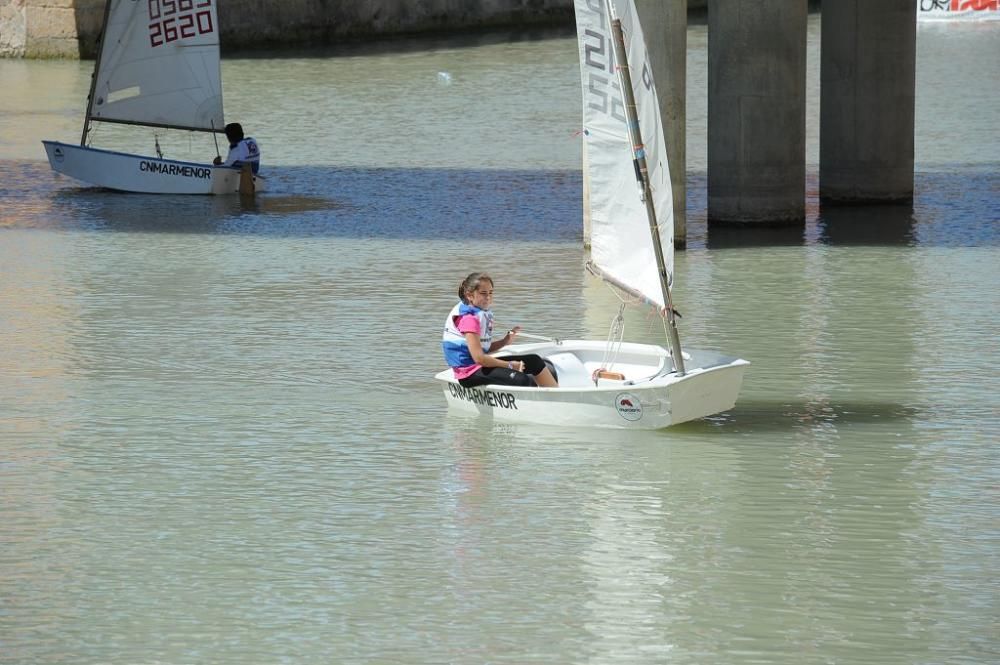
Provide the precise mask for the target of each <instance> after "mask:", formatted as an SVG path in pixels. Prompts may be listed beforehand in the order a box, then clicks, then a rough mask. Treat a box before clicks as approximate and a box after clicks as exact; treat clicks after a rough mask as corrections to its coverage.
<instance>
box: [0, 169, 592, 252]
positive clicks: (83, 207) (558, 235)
mask: <svg viewBox="0 0 1000 665" xmlns="http://www.w3.org/2000/svg"><path fill="white" fill-rule="evenodd" d="M267 177H268V188H267V191H265V192H263V193H260V194H258V195H257V196H256V197H253V198H250V199H246V198H241V197H239V196H163V195H146V194H123V193H119V192H113V191H110V190H104V189H100V188H92V187H85V186H80V183H78V182H76V181H73V180H71V179H69V178H66V177H63V176H59V175H57V174H53V173H52V172H51V171H50V170H49V168H48V165H47V164H44V163H31V164H10V163H4V162H0V198H2V199H3V200H4V201H5V203H6V205H5V207H4V209H3V211H0V228H37V229H58V230H71V231H72V230H75V231H88V232H97V231H101V232H106V231H112V232H121V233H205V234H249V235H260V236H279V237H289V236H291V237H298V236H336V237H348V238H398V239H449V238H453V239H455V240H456V241H464V240H475V239H491V240H511V241H518V240H526V241H555V242H580V239H581V222H580V219H581V217H582V207H581V202H580V191H581V180H580V174H579V172H573V171H513V170H459V169H410V168H384V169H377V168H336V167H276V168H274V169H271V170H269V171H268V173H267Z"/></svg>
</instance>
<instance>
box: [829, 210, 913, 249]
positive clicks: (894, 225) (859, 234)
mask: <svg viewBox="0 0 1000 665" xmlns="http://www.w3.org/2000/svg"><path fill="white" fill-rule="evenodd" d="M816 223H817V226H818V227H819V241H820V242H821V243H823V244H824V245H865V246H896V245H902V246H911V245H913V244H914V243H915V240H916V230H915V228H914V227H915V224H916V219H915V218H914V216H913V206H912V205H911V204H909V203H905V204H885V205H865V206H843V205H840V206H838V205H821V206H820V210H819V217H818V219H817V220H816Z"/></svg>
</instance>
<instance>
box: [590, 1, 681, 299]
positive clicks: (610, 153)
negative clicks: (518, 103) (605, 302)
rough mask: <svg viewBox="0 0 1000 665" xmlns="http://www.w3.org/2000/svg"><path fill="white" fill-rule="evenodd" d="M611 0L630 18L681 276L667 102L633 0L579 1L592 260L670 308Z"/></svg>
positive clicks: (631, 49)
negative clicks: (663, 106)
mask: <svg viewBox="0 0 1000 665" xmlns="http://www.w3.org/2000/svg"><path fill="white" fill-rule="evenodd" d="M608 2H612V3H613V7H614V9H615V12H614V14H615V15H616V16H617V18H619V19H620V20H621V22H622V28H623V31H624V33H625V35H626V49H627V52H628V62H629V68H630V73H631V79H632V87H633V93H634V95H635V101H636V107H637V112H638V119H639V125H640V126H641V128H642V137H643V141H644V145H643V146H642V147H641V149H642V150H644V151H645V157H646V163H647V168H648V169H649V181H650V189H651V191H652V196H653V206H654V209H655V211H656V219H657V228H658V235H659V241H660V246H661V248H662V251H663V259H664V268H665V270H666V272H667V275H668V279H671V280H672V277H673V197H672V194H671V190H670V172H669V168H668V165H667V156H666V143H665V141H664V138H663V126H662V122H661V120H660V109H659V102H658V100H657V96H656V88H655V85H654V83H653V78H652V75H651V65H650V61H649V57H648V55H647V53H646V47H645V41H644V39H643V35H642V29H641V27H640V25H639V21H638V16H637V15H636V10H635V6H634V5H633V3H632V2H631V1H630V0H576V3H575V8H576V25H577V37H578V39H577V43H578V47H579V51H580V74H581V77H582V84H583V120H584V132H583V135H584V141H585V148H584V149H585V150H586V154H587V159H586V165H585V173H584V178H586V179H588V181H589V187H587V191H588V192H589V201H588V202H587V203H588V206H587V207H588V209H589V211H590V218H591V239H590V240H591V261H592V262H593V264H594V265H595V266H596V267H597V268H598V269H599V271H600V273H601V274H602V275H603V276H605V278H606V279H607V280H608V281H609V282H613V283H616V286H617V287H618V288H623V290H626V291H628V292H630V293H634V294H637V295H639V296H640V297H641V298H642V299H644V300H646V301H648V302H650V303H653V304H655V305H656V306H658V307H660V308H663V307H665V306H666V303H665V302H664V296H663V290H662V288H661V286H660V276H659V268H658V265H657V259H656V255H655V249H654V247H653V246H652V243H651V242H650V240H651V237H650V231H649V217H648V214H647V211H646V203H645V200H644V199H643V190H642V185H641V183H640V182H639V181H638V180H637V178H636V170H635V165H634V161H633V157H634V152H633V147H634V146H633V145H632V141H631V139H630V135H629V128H628V124H627V120H626V116H625V108H624V103H623V99H622V93H621V88H620V83H619V77H618V74H617V71H616V69H615V67H616V63H615V61H614V60H615V58H614V46H613V37H612V31H611V26H610V21H609V17H608V11H607V9H608V5H607V3H608Z"/></svg>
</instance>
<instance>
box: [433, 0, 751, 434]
mask: <svg viewBox="0 0 1000 665" xmlns="http://www.w3.org/2000/svg"><path fill="white" fill-rule="evenodd" d="M576 25H577V35H578V46H579V50H580V71H581V76H582V85H583V117H584V140H585V145H584V150H585V151H586V157H587V158H586V159H585V165H586V166H585V168H586V169H587V173H586V174H585V176H586V177H588V178H589V182H590V187H589V197H590V200H589V207H590V213H591V226H592V235H591V260H590V262H589V263H588V269H589V270H590V272H592V273H593V274H595V275H597V276H598V277H600V278H601V279H603V280H604V281H605V282H606V283H607V284H609V285H610V286H611V287H612V288H613V289H614V290H616V292H618V293H619V295H620V296H622V297H623V298H627V299H628V300H631V301H633V302H637V303H645V304H647V305H652V306H653V307H655V308H656V309H657V310H658V311H659V312H660V313H661V314H662V316H663V317H664V323H665V325H664V329H665V332H666V336H667V339H668V342H669V349H667V348H664V347H661V346H656V345H652V344H636V343H628V342H624V341H620V340H614V339H612V340H611V341H610V342H609V341H604V340H601V341H587V340H563V341H559V340H548V341H544V342H539V343H529V344H516V345H512V346H509V347H506V348H505V349H504V350H503V352H501V353H499V354H497V356H498V357H503V356H504V355H506V354H510V355H518V354H526V353H535V354H538V355H540V356H542V357H543V358H544V359H545V360H546V361H548V362H549V363H551V366H552V367H553V369H554V370H555V372H556V374H557V375H558V376H557V378H558V381H559V387H558V388H520V387H509V386H480V387H477V388H464V387H462V386H461V385H460V384H459V383H458V382H457V381H456V380H455V378H454V376H453V372H452V370H451V369H447V370H445V371H443V372H440V373H439V374H437V375H436V377H435V379H437V380H438V381H439V382H441V384H443V387H444V394H445V399H446V400H447V401H448V404H449V406H451V407H453V408H455V409H458V410H461V411H466V412H470V413H482V414H490V415H492V416H493V417H494V418H496V419H498V420H506V421H514V422H523V423H537V424H545V425H557V426H584V427H616V428H633V429H659V428H662V427H667V426H670V425H676V424H678V423H682V422H686V421H689V420H695V419H697V418H702V417H705V416H708V415H712V414H715V413H720V412H722V411H726V410H728V409H731V408H732V407H733V406H734V405H735V404H736V398H737V396H738V395H739V391H740V386H741V385H742V383H743V373H744V372H745V371H746V368H747V366H749V364H750V363H749V362H747V361H746V360H743V359H740V358H736V357H733V356H727V355H725V354H722V353H718V352H715V351H696V350H687V351H682V350H681V346H680V338H679V336H678V334H677V328H676V325H675V321H674V318H675V315H674V311H673V307H672V303H671V288H672V286H673V283H672V280H673V200H672V194H671V191H670V174H669V170H668V167H667V157H666V143H665V141H664V138H663V127H662V125H661V121H660V111H659V104H658V102H657V97H656V89H655V87H654V85H653V79H652V75H651V69H650V65H649V59H648V57H647V54H646V46H645V42H644V40H643V37H642V30H641V28H640V26H639V21H638V16H637V14H636V9H635V6H634V4H633V0H576ZM619 64H620V65H621V66H618V65H619ZM623 302H624V301H623ZM620 317H621V313H619V318H620ZM525 336H527V335H525ZM612 337H613V336H612Z"/></svg>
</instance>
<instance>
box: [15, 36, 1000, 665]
mask: <svg viewBox="0 0 1000 665" xmlns="http://www.w3.org/2000/svg"><path fill="white" fill-rule="evenodd" d="M998 27H1000V26H938V25H935V26H921V27H920V29H919V38H918V77H917V80H918V89H917V137H916V138H917V143H916V149H917V175H916V198H915V201H914V204H913V207H912V209H911V208H909V207H904V208H893V207H881V208H849V209H827V208H820V207H819V205H818V204H817V203H816V180H815V170H816V169H815V164H816V161H817V155H818V150H817V144H816V134H817V127H818V122H817V117H816V114H817V112H818V96H817V94H818V85H817V73H818V57H816V56H817V54H818V43H817V40H818V22H817V20H816V17H813V18H812V21H811V25H810V34H811V42H810V66H809V77H810V80H809V85H810V90H812V91H813V93H814V94H813V95H812V99H811V102H810V106H809V125H808V128H809V137H810V141H809V152H808V161H809V164H810V178H809V192H808V196H809V205H808V210H809V217H808V220H807V223H806V225H805V227H804V228H796V229H791V230H769V231H756V232H745V231H744V232H737V231H733V230H718V229H714V228H713V229H711V230H708V229H706V227H705V224H704V204H705V177H704V164H705V125H704V122H705V101H706V93H705V89H706V85H705V71H704V66H705V60H706V53H705V46H706V39H705V28H704V26H692V27H691V29H690V34H689V48H690V57H689V85H690V90H689V109H688V117H689V123H690V137H689V149H688V154H689V160H690V163H689V166H690V171H691V175H690V178H689V181H690V190H689V191H690V193H689V198H688V202H689V245H688V246H689V249H688V250H687V251H685V252H682V253H680V254H679V255H678V258H677V271H678V275H677V285H678V286H677V291H676V297H677V301H678V302H677V305H678V309H680V311H681V312H682V313H683V315H684V318H683V319H682V321H681V337H682V341H683V342H684V343H685V344H691V345H692V346H695V347H701V348H717V349H720V350H725V351H728V352H730V353H734V354H739V355H741V356H743V357H745V358H747V359H749V360H751V361H752V362H753V365H752V367H751V368H750V371H749V372H748V374H747V377H746V381H745V384H744V390H743V393H742V395H741V399H740V401H739V403H738V405H737V406H736V408H735V409H733V410H732V411H730V412H728V413H725V414H722V415H720V416H717V417H713V418H710V419H707V420H704V421H699V422H695V423H690V424H686V425H682V426H679V427H676V428H671V429H668V430H664V431H658V432H646V433H628V434H626V433H621V432H616V431H595V430H586V429H555V428H546V427H522V426H514V425H501V424H494V423H492V422H490V421H488V420H477V419H470V418H466V417H463V416H459V415H455V414H450V413H448V411H447V410H446V408H445V402H444V398H443V396H442V395H441V392H440V390H439V388H437V387H436V386H435V385H434V384H433V383H432V381H431V377H432V375H433V373H434V372H436V371H437V370H438V369H440V367H441V364H442V362H441V359H440V350H439V341H438V339H439V334H440V332H439V331H440V325H441V320H442V319H443V317H444V314H445V312H446V311H447V309H448V308H449V307H450V306H451V304H452V302H453V298H454V292H455V290H456V288H457V284H458V282H459V281H460V280H461V278H462V277H463V276H464V274H465V273H466V272H468V271H471V270H473V269H484V270H487V271H489V272H491V273H493V274H494V275H495V277H496V294H497V302H496V306H495V309H496V311H497V316H498V319H499V321H500V322H501V323H502V324H503V325H510V324H513V323H520V324H522V325H523V326H524V327H525V329H526V330H527V331H531V332H536V333H540V334H551V335H558V336H563V337H569V336H579V335H586V336H597V337H604V336H605V335H606V334H607V332H608V324H609V323H610V320H611V318H612V316H613V315H614V313H615V311H616V301H615V299H614V297H613V295H612V294H610V293H609V292H608V291H607V290H606V289H605V287H603V286H601V285H600V284H598V283H595V282H594V281H593V280H591V279H590V278H587V277H585V276H584V273H583V271H582V268H581V266H582V262H583V261H584V260H585V252H584V250H583V249H582V247H581V222H580V216H581V205H580V196H581V178H580V173H579V160H580V151H579V144H578V139H577V137H576V136H575V132H576V131H577V130H578V129H579V91H578V84H577V78H576V76H577V71H576V60H575V59H576V55H575V50H574V45H573V41H572V39H569V38H567V37H565V36H553V37H550V38H546V39H538V40H535V39H524V40H518V41H510V42H507V41H496V42H493V43H490V42H481V43H469V44H455V43H450V44H449V43H443V44H442V43H433V42H424V43H421V44H417V45H415V46H414V45H403V46H406V47H405V48H402V49H400V50H396V51H393V52H378V51H372V52H365V53H361V54H357V53H353V54H352V53H334V54H328V55H324V56H316V55H315V54H314V55H313V57H306V56H303V57H299V56H297V55H292V54H285V55H284V56H277V55H275V56H273V57H254V58H237V57H233V58H229V59H227V60H225V61H224V63H223V73H224V77H225V92H226V100H227V117H228V119H238V120H241V121H242V122H243V124H244V126H245V127H246V128H247V129H248V131H249V133H251V134H252V135H254V136H255V137H256V138H258V140H259V141H260V144H261V147H262V151H263V153H264V160H265V169H266V172H267V174H268V175H269V177H270V182H271V191H270V192H269V193H267V194H266V195H262V196H260V197H258V200H257V202H255V203H253V204H241V203H240V202H239V201H233V200H229V199H225V198H173V197H149V196H137V195H133V196H129V195H120V194H113V193H108V192H103V191H98V190H93V189H87V188H84V187H80V186H78V185H77V184H75V183H73V182H72V181H69V180H68V179H66V178H62V177H57V176H54V175H53V174H52V173H51V172H50V170H49V168H48V166H47V164H45V163H43V161H42V160H44V153H43V150H42V147H41V144H40V143H39V141H40V140H41V139H42V138H56V139H61V140H65V141H73V140H74V139H75V137H77V136H78V135H79V131H80V124H81V115H82V106H83V100H84V97H85V94H86V88H87V85H88V78H89V67H90V63H76V62H26V61H0V90H3V96H2V97H0V206H2V207H0V338H2V340H3V344H2V345H0V663H11V664H14V663H18V664H20V663H116V664H117V663H121V664H132V663H220V664H222V663H241V664H245V663H283V662H287V663H334V662H336V663H341V662H342V663H376V662H377V663H486V662H490V663H691V664H699V665H702V664H705V663H713V664H725V663H733V664H742V663H780V664H786V663H787V664H802V663H927V664H932V663H934V664H938V663H995V662H997V661H998V660H1000V638H998V634H1000V631H998V621H1000V611H998V610H1000V602H998V598H1000V594H998V584H997V581H996V580H997V574H998V568H1000V566H998V563H1000V530H998V524H1000V520H998V518H1000V499H998V487H1000V472H998V471H997V469H998V468H1000V453H998V448H997V441H998V439H1000V398H998V397H997V395H998V393H1000V379H998V373H997V370H996V367H997V365H998V363H1000V345H998V342H997V329H998V325H1000V295H998V294H1000V288H998V287H1000V231H998V217H1000V212H998V211H1000V187H998V185H997V180H996V172H997V169H998V167H1000V161H998V157H997V155H1000V133H998V132H997V127H998V125H1000V92H998V91H1000V79H998V72H997V68H996V67H995V63H996V61H997V55H998V54H1000V32H998V31H997V30H998ZM135 141H139V142H140V143H139V146H138V147H139V148H140V149H142V150H150V149H151V146H152V136H151V135H149V134H148V133H146V134H142V135H141V138H136V137H135V136H133V135H128V133H127V132H124V131H120V130H114V129H113V128H101V129H100V130H99V133H98V135H97V139H96V143H97V144H98V145H105V146H109V147H123V148H125V147H128V148H132V149H134V148H136V147H137V146H136V145H135V144H134V143H133V144H131V145H129V142H135ZM160 142H161V145H163V147H164V150H165V152H166V153H167V154H168V155H169V156H175V157H185V156H197V157H198V158H199V159H200V158H204V159H208V158H210V157H211V156H213V155H214V150H215V149H214V146H212V145H211V144H210V143H209V144H205V143H204V137H202V138H192V137H188V136H186V135H185V136H182V137H180V138H175V137H170V136H163V135H161V136H160ZM657 329H658V326H657V325H654V322H653V321H651V320H650V319H649V318H648V317H647V316H646V315H645V313H643V312H639V311H637V312H632V313H629V315H628V318H627V328H626V335H627V337H628V338H629V339H632V340H635V341H649V342H657V343H659V341H660V337H659V336H658V335H657V334H656V332H657Z"/></svg>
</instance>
